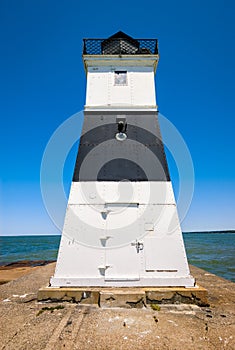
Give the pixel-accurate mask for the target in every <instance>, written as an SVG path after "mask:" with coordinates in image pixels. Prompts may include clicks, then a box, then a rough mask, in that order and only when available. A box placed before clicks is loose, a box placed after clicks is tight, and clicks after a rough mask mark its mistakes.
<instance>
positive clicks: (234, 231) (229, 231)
mask: <svg viewBox="0 0 235 350" xmlns="http://www.w3.org/2000/svg"><path fill="white" fill-rule="evenodd" d="M183 233H209V234H210V233H235V230H218V231H185V232H183Z"/></svg>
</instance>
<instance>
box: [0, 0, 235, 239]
mask: <svg viewBox="0 0 235 350" xmlns="http://www.w3.org/2000/svg"><path fill="white" fill-rule="evenodd" d="M234 15H235V3H234V1H232V0H223V1H222V0H219V1H218V0H215V1H210V0H206V1H205V0H204V1H201V0H199V1H186V0H185V1H182V0H179V1H173V0H171V1H169V0H166V1H162V0H161V1H160V0H159V1H158V0H155V1H148V2H146V3H145V6H144V7H143V2H139V3H138V2H136V1H132V0H131V1H122V0H121V1H119V2H114V3H113V2H110V1H107V0H104V1H102V2H98V1H94V2H92V1H91V2H89V3H86V2H82V1H58V0H57V1H55V0H51V1H46V0H40V1H39V0H34V1H31V0H25V1H23V0H22V1H17V0H10V1H1V2H0V36H1V55H0V60H1V65H0V69H1V83H0V96H1V97H0V98H1V103H0V115H1V140H0V142H1V183H0V200H1V201H0V210H1V217H0V218H1V233H2V234H4V235H13V234H14V235H17V234H52V233H57V232H58V231H57V229H56V228H55V227H54V225H53V223H52V222H51V221H50V218H49V217H48V215H47V213H46V210H45V208H44V206H43V202H42V198H41V193H40V185H39V180H40V163H41V158H42V155H43V151H44V149H45V146H46V144H47V141H48V140H49V138H50V136H51V135H52V133H53V132H54V131H55V129H56V128H57V127H58V126H59V125H60V124H61V123H62V122H63V121H64V120H66V119H67V118H68V117H70V116H71V115H73V114H74V113H76V112H78V111H80V110H81V109H82V108H83V105H84V100H85V74H84V69H83V63H82V59H81V54H82V38H84V37H87V38H89V37H91V38H94V37H97V38H105V37H108V36H110V35H112V34H113V33H115V32H117V31H118V30H122V31H124V32H126V33H127V34H129V35H131V36H133V37H136V38H158V40H159V50H160V63H159V66H158V71H157V77H156V84H157V99H158V105H159V110H160V112H161V113H162V114H163V115H165V116H166V117H167V118H168V119H170V120H171V121H172V123H174V125H175V126H176V127H177V128H178V130H179V131H180V133H181V134H182V136H183V137H184V139H185V141H186V143H187V145H188V148H189V150H190V153H191V156H192V159H193V163H194V168H195V192H194V198H193V201H192V205H191V208H190V210H189V212H188V215H187V217H186V219H185V220H184V222H183V223H182V228H183V230H184V231H187V230H210V229H211V230H213V229H214V230H216V229H235V215H234V213H235V204H234V198H235V159H234V158H235V157H234V149H235V138H234V129H235V118H234V91H235V65H234V62H235V46H234V42H235V25H234ZM81 123H82V120H81ZM78 132H79V131H78ZM75 155H76V147H74V148H73V149H72V150H71V152H70V155H69V157H68V159H67V161H66V166H65V172H64V179H65V187H66V189H67V190H68V188H69V183H70V181H71V178H72V173H73V166H74V160H75ZM168 157H169V166H170V172H171V177H172V181H173V184H174V187H175V188H176V192H177V181H178V178H177V171H176V167H175V164H174V161H173V160H172V159H171V157H170V156H168ZM55 205H56V203H55ZM61 215H64V213H61Z"/></svg>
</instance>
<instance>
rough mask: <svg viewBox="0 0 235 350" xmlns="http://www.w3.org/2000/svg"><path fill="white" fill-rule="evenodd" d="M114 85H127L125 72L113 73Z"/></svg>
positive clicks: (117, 71)
mask: <svg viewBox="0 0 235 350" xmlns="http://www.w3.org/2000/svg"><path fill="white" fill-rule="evenodd" d="M114 85H127V71H123V70H116V71H115V72H114Z"/></svg>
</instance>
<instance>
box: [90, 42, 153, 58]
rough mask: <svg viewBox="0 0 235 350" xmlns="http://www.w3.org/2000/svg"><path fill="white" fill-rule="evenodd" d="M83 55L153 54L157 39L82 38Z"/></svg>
mask: <svg viewBox="0 0 235 350" xmlns="http://www.w3.org/2000/svg"><path fill="white" fill-rule="evenodd" d="M83 54H84V55H143V54H144V55H154V54H158V42H157V39H131V40H130V39H126V38H120V39H119V38H109V39H83Z"/></svg>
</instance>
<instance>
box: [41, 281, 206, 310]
mask: <svg viewBox="0 0 235 350" xmlns="http://www.w3.org/2000/svg"><path fill="white" fill-rule="evenodd" d="M47 300H50V301H56V302H61V301H70V302H74V303H79V304H90V305H96V306H99V307H102V308H109V307H124V308H142V307H147V306H150V307H151V305H152V304H181V303H183V304H195V305H198V306H209V303H208V292H207V290H206V289H205V288H203V287H200V286H198V285H196V286H195V287H190V288H184V287H167V288H166V287H164V288H163V287H151V288H150V287H145V288H130V287H128V288H102V287H100V288H95V287H83V288H79V287H76V288H69V287H67V288H56V287H44V288H41V289H39V291H38V301H47Z"/></svg>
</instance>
